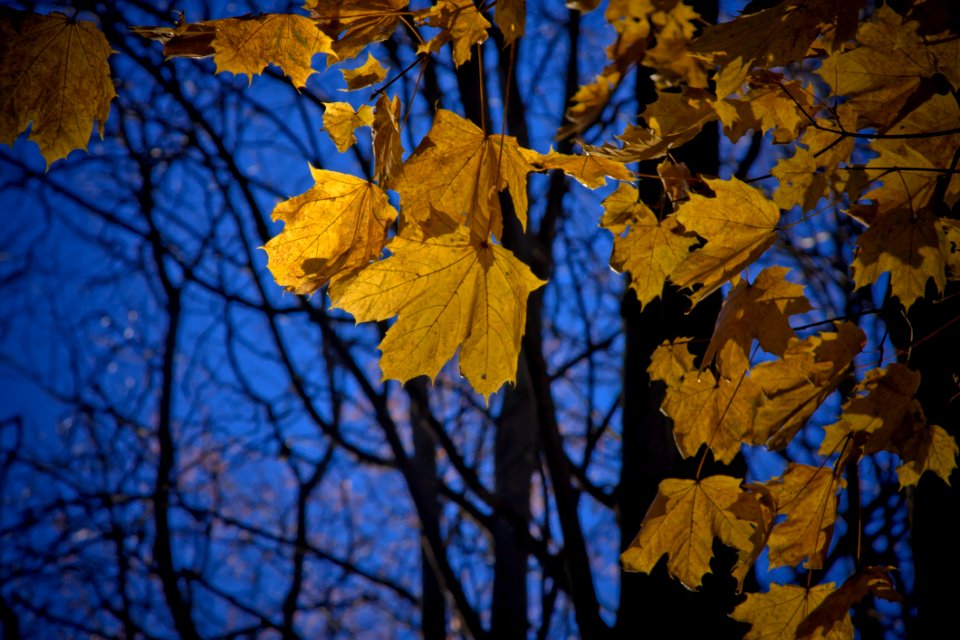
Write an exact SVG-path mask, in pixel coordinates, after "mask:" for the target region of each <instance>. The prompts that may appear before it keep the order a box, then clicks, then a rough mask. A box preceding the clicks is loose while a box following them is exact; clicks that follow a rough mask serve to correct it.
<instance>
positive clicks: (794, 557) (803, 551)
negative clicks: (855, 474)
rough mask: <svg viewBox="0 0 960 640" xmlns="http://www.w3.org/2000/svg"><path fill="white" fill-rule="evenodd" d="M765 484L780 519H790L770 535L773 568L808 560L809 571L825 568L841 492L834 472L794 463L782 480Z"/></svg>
mask: <svg viewBox="0 0 960 640" xmlns="http://www.w3.org/2000/svg"><path fill="white" fill-rule="evenodd" d="M764 484H765V485H766V486H767V488H768V489H769V490H770V493H771V494H772V495H773V499H774V502H775V504H776V505H777V515H786V516H787V519H786V520H785V521H783V522H778V523H777V524H775V525H774V526H773V530H772V531H771V532H770V540H769V547H770V567H771V568H773V567H782V566H784V565H787V566H791V567H794V566H796V565H798V564H800V562H802V561H803V560H804V559H806V563H805V564H804V567H806V568H807V569H821V568H823V563H824V560H825V559H826V555H827V547H828V546H829V545H830V539H831V538H832V537H833V525H834V521H835V520H836V515H837V492H838V490H839V488H840V482H839V481H838V480H837V478H835V477H834V472H833V469H831V468H830V467H812V466H809V465H804V464H797V463H794V462H791V463H790V465H789V466H787V470H786V471H785V472H784V473H783V475H782V476H780V477H779V478H774V479H773V480H770V481H768V482H766V483H764Z"/></svg>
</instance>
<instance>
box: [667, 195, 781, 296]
mask: <svg viewBox="0 0 960 640" xmlns="http://www.w3.org/2000/svg"><path fill="white" fill-rule="evenodd" d="M705 182H706V184H707V185H708V186H709V187H710V188H711V189H712V190H713V191H714V193H716V197H714V198H707V197H705V196H701V195H698V194H694V195H692V196H691V197H690V201H689V202H687V203H685V204H683V205H681V206H680V209H679V211H678V212H677V214H676V216H677V220H678V221H679V222H680V223H681V224H682V225H683V226H684V228H685V229H687V230H688V231H692V232H694V233H696V234H697V235H698V236H700V237H702V238H704V239H705V240H706V241H707V242H706V244H705V245H704V246H703V247H701V248H699V249H696V250H695V251H693V252H692V253H690V254H689V255H688V256H687V257H686V258H685V259H684V261H683V262H681V263H680V264H679V265H678V266H677V267H676V269H674V271H673V274H672V275H671V276H670V279H671V280H673V282H675V283H676V284H677V285H678V286H681V287H687V288H691V289H692V288H693V287H695V286H697V285H701V286H700V288H699V289H697V290H695V291H693V293H692V294H691V296H690V298H691V300H693V302H694V303H697V302H699V301H700V300H702V299H703V298H705V297H706V296H708V295H709V294H711V293H713V292H714V291H716V290H717V289H718V288H720V286H721V285H723V283H725V282H726V281H727V280H729V279H730V278H732V277H734V276H735V275H737V274H738V273H740V271H741V270H742V269H743V268H744V267H746V266H747V265H749V264H750V263H752V262H753V261H754V260H756V259H757V258H758V257H760V254H762V253H763V252H764V251H766V250H767V248H768V247H770V245H772V244H773V241H774V239H775V238H776V233H777V225H778V224H779V223H780V210H779V209H778V208H777V205H775V204H774V203H773V202H771V201H770V200H769V199H768V198H767V197H766V196H764V195H763V193H761V192H760V191H758V190H757V189H754V188H753V187H751V186H749V185H747V184H746V183H744V182H741V181H740V180H737V179H736V178H731V179H730V180H705Z"/></svg>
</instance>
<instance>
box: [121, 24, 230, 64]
mask: <svg viewBox="0 0 960 640" xmlns="http://www.w3.org/2000/svg"><path fill="white" fill-rule="evenodd" d="M130 30H131V31H133V32H134V33H136V34H137V35H138V36H140V37H142V38H146V39H148V40H155V41H157V42H162V43H163V55H164V57H165V58H166V59H168V60H169V59H170V58H208V57H210V56H212V55H213V53H214V51H213V39H214V38H215V37H216V36H217V28H216V26H215V25H214V24H211V23H206V22H184V17H183V14H180V18H179V20H178V21H177V24H176V25H174V26H173V27H151V26H139V27H130Z"/></svg>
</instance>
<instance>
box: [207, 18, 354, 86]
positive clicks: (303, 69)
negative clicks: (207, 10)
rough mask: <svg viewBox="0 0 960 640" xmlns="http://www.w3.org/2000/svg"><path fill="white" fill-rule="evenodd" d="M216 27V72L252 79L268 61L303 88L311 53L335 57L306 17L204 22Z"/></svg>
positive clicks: (329, 44) (310, 71) (326, 39)
mask: <svg viewBox="0 0 960 640" xmlns="http://www.w3.org/2000/svg"><path fill="white" fill-rule="evenodd" d="M205 24H206V25H208V26H212V27H214V28H215V29H216V36H215V37H214V39H213V51H214V54H213V61H214V62H215V63H216V65H217V73H221V72H223V71H230V72H231V73H235V74H238V75H246V76H248V77H249V80H250V81H251V82H252V81H253V76H256V75H259V74H260V73H261V72H262V71H263V70H264V69H266V68H267V65H269V64H275V65H277V66H278V67H280V69H281V70H283V72H284V73H285V74H287V75H288V76H289V77H290V81H291V82H292V83H293V86H295V87H297V88H298V89H302V88H303V87H305V86H307V78H309V77H310V75H312V74H313V72H314V70H313V67H312V64H313V56H314V55H315V54H317V53H326V54H328V55H332V56H336V53H335V52H334V50H333V48H332V44H333V42H332V41H331V40H330V38H329V36H327V35H326V34H325V33H324V32H323V31H321V30H320V29H319V28H318V27H317V24H316V23H315V22H314V21H313V20H311V19H310V18H308V17H306V16H301V15H296V14H284V13H268V14H265V15H260V16H252V17H249V18H224V19H222V20H211V21H208V22H206V23H205Z"/></svg>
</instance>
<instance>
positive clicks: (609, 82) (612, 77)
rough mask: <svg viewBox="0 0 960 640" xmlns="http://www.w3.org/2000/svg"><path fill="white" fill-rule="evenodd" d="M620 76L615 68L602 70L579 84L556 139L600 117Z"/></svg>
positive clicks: (568, 135)
mask: <svg viewBox="0 0 960 640" xmlns="http://www.w3.org/2000/svg"><path fill="white" fill-rule="evenodd" d="M622 78H623V74H621V73H620V72H619V71H617V70H616V69H610V70H604V72H603V73H601V74H599V75H598V76H597V77H596V78H595V79H594V81H593V82H591V83H588V84H585V85H581V86H580V87H579V88H578V89H577V92H576V93H574V94H573V97H572V98H570V106H569V107H567V110H566V112H565V113H564V118H565V119H566V120H567V122H568V124H565V125H564V126H562V127H560V129H559V130H558V131H557V136H556V138H557V140H563V139H564V138H568V137H570V136H572V135H575V134H578V133H583V132H584V131H586V130H587V129H589V128H590V126H591V125H592V124H593V123H594V122H596V121H597V120H598V119H599V118H600V115H601V114H602V113H603V109H604V108H605V107H606V106H607V103H609V102H610V96H612V95H613V92H614V91H616V89H617V87H618V86H619V85H620V80H621V79H622ZM625 162H629V160H626V161H625Z"/></svg>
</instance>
